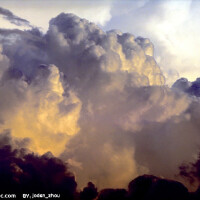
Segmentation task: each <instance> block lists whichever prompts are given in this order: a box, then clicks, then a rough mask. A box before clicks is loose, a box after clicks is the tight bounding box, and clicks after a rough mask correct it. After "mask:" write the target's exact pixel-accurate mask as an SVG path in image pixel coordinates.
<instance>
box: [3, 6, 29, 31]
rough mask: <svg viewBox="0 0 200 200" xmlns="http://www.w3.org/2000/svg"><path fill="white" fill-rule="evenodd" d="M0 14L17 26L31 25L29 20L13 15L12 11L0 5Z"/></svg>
mask: <svg viewBox="0 0 200 200" xmlns="http://www.w3.org/2000/svg"><path fill="white" fill-rule="evenodd" d="M0 15H2V16H3V18H4V19H6V20H8V21H9V22H10V23H12V24H15V25H17V26H28V27H30V28H31V27H32V26H31V25H30V23H29V21H27V20H25V19H22V18H20V17H18V16H16V15H14V14H13V13H12V12H10V11H9V10H7V9H5V8H2V7H0Z"/></svg>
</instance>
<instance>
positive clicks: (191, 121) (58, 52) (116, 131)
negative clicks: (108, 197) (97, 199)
mask: <svg viewBox="0 0 200 200" xmlns="http://www.w3.org/2000/svg"><path fill="white" fill-rule="evenodd" d="M199 6H200V3H199V2H198V1H189V0H188V1H175V0H166V1H163V0H162V1H161V0H160V1H159V0H145V1H140V0H137V1H92V2H90V1H73V2H72V1H53V0H44V1H31V0H26V1H25V0H10V1H6V0H0V110H1V113H0V133H1V134H0V150H2V154H0V156H2V155H4V154H5V155H9V156H8V161H9V162H8V163H10V162H11V163H13V162H14V164H12V165H9V166H11V167H8V170H10V171H8V173H9V174H10V173H11V174H12V177H14V178H13V179H12V181H13V180H14V181H16V180H17V181H16V182H17V183H16V184H18V183H20V184H21V183H22V185H23V183H24V182H23V180H26V181H27V180H28V177H29V176H23V173H25V174H27V173H28V172H27V171H26V170H27V166H29V165H28V163H29V162H30V163H31V165H34V163H37V162H39V163H42V165H44V168H43V169H44V170H45V169H46V167H47V166H48V163H49V162H50V163H52V165H53V166H54V167H55V168H56V166H57V164H58V166H60V167H58V168H59V169H60V170H58V171H57V173H58V175H55V177H54V176H53V175H51V177H53V178H52V179H51V181H52V182H54V181H55V180H57V178H58V180H59V181H58V184H59V186H58V187H62V185H63V183H64V182H65V180H66V181H67V182H68V181H69V182H70V181H71V183H72V185H73V188H72V190H73V192H74V190H75V187H76V183H77V185H78V187H79V188H83V187H84V186H86V185H87V183H88V181H92V182H93V183H94V184H95V185H96V186H97V187H98V188H100V189H103V188H111V187H112V188H119V187H124V188H126V187H127V185H128V183H129V182H130V181H131V180H133V179H134V178H136V177H138V176H140V175H143V174H152V175H154V176H158V177H159V178H158V179H156V180H157V181H159V180H160V178H166V179H174V180H176V181H180V182H181V183H183V184H185V185H186V186H187V187H188V188H189V190H194V189H197V188H198V187H199V185H200V177H199V174H200V173H199V171H200V166H199V163H200V159H199V152H200V150H199V146H200V135H199V129H200V126H199V118H200V99H199V97H200V78H198V77H199V75H198V74H199V72H200V71H199V68H198V64H199V61H200V60H199V59H200V58H199V55H198V52H199V46H200V45H199V43H200V39H199V37H198V36H199V32H200V29H199V26H198V19H199V12H198V9H199ZM8 146H9V148H8ZM24 149H25V150H24ZM28 149H29V150H28ZM31 152H34V153H32V154H31ZM31 155H32V156H31ZM13 156H14V158H15V157H16V158H17V159H14V161H13V160H12V159H13ZM54 156H55V157H54ZM0 161H1V160H0ZM2 162H5V163H7V160H5V161H4V159H3V160H2ZM21 162H25V163H23V164H21ZM26 163H27V165H26ZM66 163H67V167H66V166H65V164H66ZM191 163H193V165H192V164H191ZM6 166H7V165H6ZM34 166H35V168H34V170H35V173H37V174H38V176H43V175H44V179H45V178H46V175H45V174H43V173H42V172H40V170H39V169H38V168H37V167H36V165H34ZM54 167H52V168H51V169H52V171H51V170H50V173H52V174H53V173H54ZM65 167H66V168H65ZM47 168H48V167H47ZM68 168H69V170H70V171H71V172H72V173H73V176H72V174H71V173H69V174H68V173H67V174H66V177H65V176H64V178H63V179H62V178H61V179H60V178H59V177H60V176H59V174H60V173H61V174H63V173H64V174H65V171H68ZM3 170H5V171H6V169H3ZM34 170H33V173H32V171H31V173H30V176H32V174H34ZM38 170H39V171H38ZM40 173H42V174H40ZM57 176H58V177H57ZM0 177H1V174H0ZM69 177H70V178H69ZM74 177H75V178H74ZM65 178H66V179H65ZM143 178H144V179H145V177H143ZM143 178H142V180H143ZM146 178H147V179H150V180H154V178H153V177H146ZM9 180H10V179H9ZM38 180H40V179H37V180H36V182H34V183H33V184H35V185H37V184H38V182H37V181H38ZM45 180H46V179H45ZM20 181H22V182H20ZM51 181H50V183H48V181H47V182H45V184H47V187H48V188H51V184H52V182H51ZM191 182H193V184H191ZM134 184H135V183H134ZM8 185H9V183H8ZM90 186H91V184H89V186H88V187H90ZM19 187H21V185H19ZM91 187H92V188H93V189H94V187H93V186H91ZM152 187H154V186H152Z"/></svg>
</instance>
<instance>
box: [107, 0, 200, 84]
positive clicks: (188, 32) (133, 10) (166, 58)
mask: <svg viewBox="0 0 200 200" xmlns="http://www.w3.org/2000/svg"><path fill="white" fill-rule="evenodd" d="M199 6H200V4H199V2H198V1H190V0H189V1H182V2H180V1H171V0H165V1H160V0H156V1H153V0H146V1H145V0H143V1H127V2H126V3H123V2H122V1H116V2H114V4H113V7H112V9H111V15H112V18H111V20H110V21H109V22H108V23H107V24H106V26H105V27H104V29H105V30H106V29H113V28H114V29H116V28H117V29H122V30H123V31H127V32H130V33H133V34H134V35H141V36H143V37H148V38H150V39H151V41H152V42H153V44H154V45H155V58H156V61H157V62H158V64H159V65H160V67H161V69H162V71H163V74H164V75H165V77H166V80H167V83H168V84H169V85H172V84H173V82H174V81H175V80H176V79H177V78H179V77H186V78H188V79H189V80H190V81H193V80H195V79H196V74H198V73H199V68H198V63H199V56H198V53H197V52H199V42H200V41H199V38H198V35H199V32H200V29H199V28H198V25H197V24H198V18H199V13H198V10H199ZM186 27H187V28H186ZM188 49H190V50H189V51H188ZM191 67H192V69H193V70H190V69H191Z"/></svg>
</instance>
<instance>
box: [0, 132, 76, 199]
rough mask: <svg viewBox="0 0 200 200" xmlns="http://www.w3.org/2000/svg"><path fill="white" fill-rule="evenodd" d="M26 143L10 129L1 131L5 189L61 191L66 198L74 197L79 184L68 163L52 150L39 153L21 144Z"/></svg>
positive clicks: (1, 176)
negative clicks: (12, 133) (11, 132)
mask: <svg viewBox="0 0 200 200" xmlns="http://www.w3.org/2000/svg"><path fill="white" fill-rule="evenodd" d="M13 143H15V145H14V146H13ZM23 143H24V141H20V143H19V141H15V140H14V139H13V138H12V137H11V135H10V134H9V133H6V132H5V133H1V135H0V179H1V181H0V187H1V192H2V193H15V194H19V195H21V194H22V193H25V192H26V193H32V192H34V193H58V194H60V195H61V197H62V198H68V199H73V197H74V196H75V192H76V186H77V184H76V182H75V178H74V176H73V175H72V174H71V173H70V172H69V171H68V167H67V165H66V164H65V163H64V162H63V161H61V160H60V159H58V158H56V157H54V156H53V155H52V154H51V153H50V152H48V153H46V154H44V155H42V156H39V155H37V154H34V153H33V152H31V151H29V150H28V149H26V148H22V146H21V147H20V145H22V144H23ZM16 144H18V147H17V146H16ZM18 197H19V196H18Z"/></svg>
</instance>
